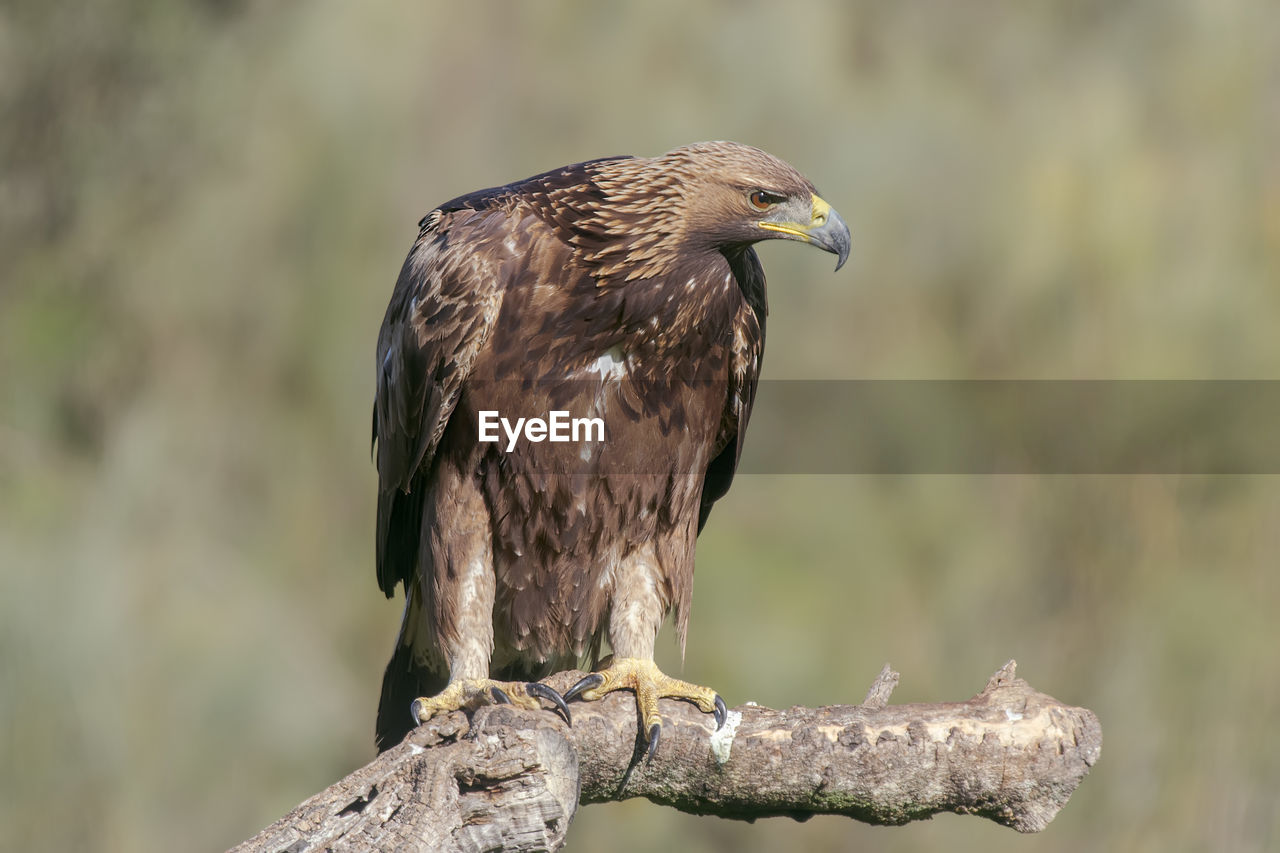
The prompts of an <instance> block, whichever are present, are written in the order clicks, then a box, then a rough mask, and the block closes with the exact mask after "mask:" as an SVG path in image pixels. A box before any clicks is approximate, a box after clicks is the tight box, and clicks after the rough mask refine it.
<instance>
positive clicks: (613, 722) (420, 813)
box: [235, 661, 1102, 853]
mask: <svg viewBox="0 0 1280 853" xmlns="http://www.w3.org/2000/svg"><path fill="white" fill-rule="evenodd" d="M581 675H582V673H576V672H569V673H559V674H557V675H555V676H553V677H552V678H549V679H547V683H548V684H550V685H551V686H553V687H555V688H557V689H559V690H561V691H563V690H565V689H567V688H568V686H569V685H571V684H573V683H574V681H576V680H577V679H578V678H579V677H581ZM897 679H898V675H897V673H895V672H893V671H892V670H890V669H889V667H888V666H887V665H886V666H885V669H884V671H883V672H881V673H880V676H879V677H878V678H877V679H876V681H875V683H874V684H873V685H872V687H871V690H870V691H869V692H868V694H867V701H866V703H865V704H863V705H857V706H852V705H836V706H831V707H826V708H799V707H796V708H791V709H789V710H786V711H775V710H772V709H769V708H764V707H760V706H757V705H751V704H748V705H742V706H739V707H737V708H734V709H733V710H731V711H730V712H729V717H728V720H727V722H726V723H725V726H724V728H723V729H721V730H720V731H719V732H714V731H713V728H714V722H713V721H712V720H711V717H710V716H708V715H706V714H702V713H699V712H698V711H697V710H696V709H695V708H693V707H692V706H691V705H688V704H686V703H676V702H664V703H663V718H664V723H663V729H662V740H661V746H660V747H659V749H658V751H657V754H656V755H655V756H654V758H653V760H652V761H645V760H643V752H642V750H641V747H640V744H639V743H638V741H637V739H636V710H635V702H634V699H633V698H632V697H631V695H630V694H626V693H622V694H619V693H614V694H611V695H609V696H607V697H606V698H605V699H603V700H601V701H599V702H592V703H575V704H574V705H572V708H573V726H572V728H570V727H568V726H565V725H564V723H563V721H561V720H560V719H559V718H558V717H557V716H556V715H555V714H553V713H550V712H541V713H539V712H531V711H522V710H519V709H516V708H513V707H511V706H507V705H498V706H490V707H484V708H481V709H479V710H477V711H476V712H475V713H474V714H473V716H472V719H471V720H470V721H468V720H467V719H466V717H465V716H464V715H463V714H460V713H456V714H450V715H448V716H446V717H444V718H441V719H438V720H433V721H431V722H430V723H428V724H426V725H424V726H420V727H419V728H418V729H417V730H416V731H414V732H413V733H412V734H410V736H409V737H408V738H407V739H406V741H405V742H404V743H402V744H401V745H400V746H398V747H396V748H395V749H392V750H389V751H388V752H386V753H384V754H382V755H380V756H378V758H376V759H375V760H374V761H373V762H372V763H370V764H368V765H366V766H365V767H362V768H361V769H359V770H357V771H356V772H354V773H352V774H351V775H350V776H348V777H347V778H345V779H343V780H342V781H340V782H337V783H335V784H334V785H332V786H331V787H329V788H328V789H326V790H324V791H321V792H320V793H319V794H316V795H315V796H314V797H312V798H310V799H309V800H307V801H306V802H304V803H302V804H301V805H299V806H298V807H297V808H295V809H294V810H293V811H292V812H290V813H289V814H288V815H286V816H285V817H283V818H281V819H280V820H278V821H276V823H274V824H272V825H271V826H269V827H267V828H266V829H265V830H263V831H262V832H261V833H259V834H258V835H257V836H255V837H254V838H252V839H250V840H248V841H246V842H244V843H243V844H241V845H240V846H239V847H237V848H235V850H236V851H237V853H251V851H252V853H258V851H262V853H285V851H288V853H304V851H311V850H323V849H339V850H352V851H365V850H383V849H405V850H488V849H499V848H500V849H504V850H555V849H558V848H559V847H560V846H561V844H563V843H564V836H565V833H566V832H567V831H568V827H569V822H570V820H571V819H572V817H573V814H574V812H575V810H576V808H577V805H578V803H579V802H581V803H584V804H587V803H598V802H606V801H610V800H623V799H627V798H630V797H647V798H648V799H650V800H652V801H653V802H655V803H661V804H665V805H671V806H674V807H676V808H678V809H680V810H682V811H686V812H691V813H694V814H714V815H719V816H720V817H728V818H741V819H747V820H753V819H755V818H759V817H767V816H774V815H786V816H790V817H795V818H799V819H803V818H806V817H809V816H812V815H815V814H842V815H847V816H849V817H852V818H855V819H857V820H861V821H865V822H868V823H877V824H902V823H907V822H908V821H912V820H918V819H921V818H925V817H929V816H930V815H933V814H937V813H938V812H943V811H950V812H957V813H960V814H976V815H981V816H983V817H987V818H990V819H991V820H994V821H996V822H997V823H1001V824H1004V825H1006V826H1011V827H1013V828H1015V829H1017V830H1019V831H1021V832H1036V831H1038V830H1041V829H1043V828H1044V827H1045V826H1047V825H1048V823H1049V821H1051V820H1052V819H1053V817H1054V816H1055V815H1056V814H1057V813H1058V811H1059V810H1060V809H1061V808H1062V807H1063V806H1064V805H1065V804H1066V802H1067V799H1068V798H1069V797H1070V796H1071V793H1072V792H1073V791H1074V790H1075V788H1076V786H1077V785H1079V784H1080V781H1081V780H1082V779H1083V778H1084V777H1085V775H1086V774H1087V773H1088V772H1089V768H1090V767H1092V766H1093V764H1094V762H1096V761H1097V760H1098V755H1099V753H1100V751H1101V748H1102V729H1101V727H1100V725H1099V724H1098V718H1097V717H1096V716H1095V715H1094V713H1093V712H1092V711H1089V710H1086V709H1084V708H1074V707H1070V706H1067V705H1063V704H1062V703H1060V702H1058V701H1057V700H1056V699H1053V698H1052V697H1049V696H1046V695H1044V694H1043V693H1038V692H1036V691H1035V690H1033V689H1032V688H1031V687H1030V685H1028V684H1027V683H1026V682H1025V681H1022V680H1021V679H1019V678H1015V677H1014V662H1013V661H1010V662H1009V663H1007V664H1005V666H1004V667H1003V668H1001V669H1000V670H999V671H998V672H997V673H996V674H995V675H994V676H992V677H991V680H990V681H989V682H988V683H987V686H986V687H985V688H984V689H983V690H982V691H981V692H980V693H978V695H976V696H974V697H973V698H972V699H970V700H968V701H967V702H950V703H939V704H914V705H892V706H891V705H887V704H886V702H887V700H888V697H889V694H890V693H891V692H892V690H893V687H894V685H896V684H897Z"/></svg>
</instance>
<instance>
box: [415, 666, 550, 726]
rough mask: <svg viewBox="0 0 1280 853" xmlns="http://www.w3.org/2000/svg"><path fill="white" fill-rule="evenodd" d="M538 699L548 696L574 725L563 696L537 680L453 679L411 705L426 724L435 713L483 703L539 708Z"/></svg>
mask: <svg viewBox="0 0 1280 853" xmlns="http://www.w3.org/2000/svg"><path fill="white" fill-rule="evenodd" d="M539 699H546V700H547V701H548V702H550V703H551V704H553V705H555V706H556V710H557V711H559V712H560V714H561V716H563V717H564V721H565V722H566V723H569V724H570V725H572V720H571V719H570V717H569V706H568V705H566V704H565V703H564V698H563V697H562V696H561V695H560V694H559V693H557V692H556V691H554V690H552V689H551V688H550V687H548V686H547V685H545V684H539V683H538V682H536V681H529V682H524V681H493V680H491V679H488V678H475V679H462V680H460V681H451V682H449V686H448V687H446V688H445V689H444V690H441V691H440V692H439V693H437V694H436V695H435V696H424V697H422V698H419V699H414V700H413V704H412V705H410V706H409V713H410V714H412V715H413V721H414V723H425V722H426V721H427V720H429V719H431V718H432V717H434V716H435V715H436V714H443V713H445V712H447V711H462V710H472V709H475V708H479V707H480V706H481V705H488V704H496V705H516V706H518V707H521V708H529V709H530V710H537V709H539V708H541V707H542V705H541V704H539V702H538V700H539Z"/></svg>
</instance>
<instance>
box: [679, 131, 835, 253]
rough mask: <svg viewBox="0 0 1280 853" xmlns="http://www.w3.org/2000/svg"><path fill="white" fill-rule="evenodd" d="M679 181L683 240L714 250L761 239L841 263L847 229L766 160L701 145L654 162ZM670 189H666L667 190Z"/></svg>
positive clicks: (788, 172)
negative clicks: (796, 244) (802, 246)
mask: <svg viewBox="0 0 1280 853" xmlns="http://www.w3.org/2000/svg"><path fill="white" fill-rule="evenodd" d="M655 161H657V162H663V163H664V164H665V170H666V171H667V173H668V174H676V175H681V176H684V178H685V180H684V181H683V182H682V186H680V187H679V189H680V191H681V195H682V196H683V199H682V201H683V204H684V207H685V211H684V218H685V227H686V234H685V237H686V240H688V239H697V240H705V241H707V242H709V243H710V244H711V245H712V246H713V247H715V248H717V249H723V248H727V247H731V246H735V245H750V244H752V243H757V242H759V241H761V240H771V239H782V240H798V241H800V242H802V243H809V244H811V245H813V246H817V247H818V248H819V249H823V250H824V251H827V252H831V253H832V254H834V255H835V256H836V257H837V261H836V269H840V267H841V266H843V265H844V262H845V260H846V259H847V258H848V257H849V227H848V226H847V225H845V222H844V220H843V219H842V218H841V217H840V214H839V213H837V212H836V211H835V209H834V208H832V207H831V205H829V204H828V203H827V202H826V201H824V200H823V199H822V197H821V196H819V195H818V193H817V191H816V190H815V189H814V187H813V184H812V183H810V182H809V180H808V179H807V178H805V176H804V175H802V174H800V173H799V172H798V171H796V170H795V169H794V168H793V167H792V166H790V165H789V164H787V163H785V162H783V161H782V160H779V159H778V158H777V157H774V156H773V155H771V154H768V153H766V152H764V151H761V150H760V149H759V148H752V147H751V146H749V145H741V144H739V143H736V142H701V143H697V144H695V145H686V146H684V147H683V148H677V149H675V150H673V151H669V152H667V153H666V154H664V155H663V156H662V157H659V158H655ZM673 188H674V187H673Z"/></svg>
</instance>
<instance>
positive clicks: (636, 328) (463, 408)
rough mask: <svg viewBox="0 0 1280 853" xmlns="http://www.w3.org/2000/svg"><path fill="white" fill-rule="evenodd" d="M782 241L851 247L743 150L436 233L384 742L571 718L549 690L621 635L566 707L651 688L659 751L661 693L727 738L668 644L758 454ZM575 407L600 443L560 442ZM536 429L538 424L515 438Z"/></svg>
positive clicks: (387, 387)
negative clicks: (764, 358)
mask: <svg viewBox="0 0 1280 853" xmlns="http://www.w3.org/2000/svg"><path fill="white" fill-rule="evenodd" d="M768 239H787V240H798V241H801V242H804V243H809V244H812V245H814V246H817V247H818V248H820V249H824V250H826V251H828V252H832V253H835V254H836V255H838V257H839V260H838V262H837V264H836V269H839V268H840V266H841V265H842V264H843V263H844V261H845V258H846V257H847V255H848V252H849V229H848V228H847V227H846V226H845V223H844V221H843V220H842V219H841V218H840V216H839V214H837V213H836V212H835V211H834V210H833V209H832V208H831V207H830V205H828V204H827V203H826V202H825V201H823V200H822V199H821V198H820V197H819V196H818V195H817V193H816V191H815V190H814V187H813V185H812V184H811V183H809V181H808V180H806V179H805V178H804V176H803V175H801V174H800V173H799V172H798V171H796V170H795V169H794V168H792V167H791V166H789V165H788V164H786V163H784V162H782V161H781V160H778V159H776V158H775V157H772V156H770V155H769V154H766V153H765V152H763V151H761V150H759V149H756V148H751V147H749V146H746V145H740V144H737V143H732V142H706V143H700V144H696V145H689V146H685V147H683V148H677V149H675V150H673V151H670V152H668V153H666V154H664V155H662V156H660V157H654V158H632V157H614V158H608V159H602V160H592V161H589V162H586V163H578V164H575V165H572V166H565V167H564V168H561V169H556V170H553V171H550V172H546V173H544V174H541V175H535V176H534V177H531V178H528V179H526V180H523V181H518V182H516V183H513V184H507V185H506V186H502V187H495V188H492V189H486V190H480V191H479V192H475V193H471V194H470V195H465V196H461V197H459V198H456V199H454V200H453V201H450V202H447V203H445V204H443V205H441V206H440V207H438V208H436V209H435V210H433V211H431V212H430V213H428V214H427V215H426V217H424V218H423V219H422V221H421V222H420V223H419V232H418V238H417V240H416V241H415V242H414V244H413V248H412V249H411V250H410V251H409V256H408V258H407V259H406V260H405V262H404V266H403V268H402V269H401V271H400V277H399V279H398V280H397V282H396V286H395V291H394V292H393V293H392V295H391V303H390V305H388V307H387V313H386V317H385V319H384V320H383V324H382V329H381V331H380V332H379V335H378V356H377V359H378V360H377V382H378V385H377V397H376V400H375V403H374V409H373V437H374V442H375V444H376V460H377V467H378V480H379V489H378V521H377V569H378V583H379V584H380V585H381V586H382V590H383V591H384V592H385V593H386V594H387V596H388V597H391V596H393V595H394V594H395V591H396V587H397V585H399V584H403V585H404V588H405V594H406V601H405V609H404V617H403V621H402V624H401V627H400V636H399V639H398V641H397V644H396V648H395V652H394V654H393V655H392V658H391V661H390V663H389V664H388V665H387V670H386V674H385V676H384V678H383V685H382V698H381V702H380V704H379V707H378V722H377V743H378V746H379V749H383V750H385V749H387V748H389V747H391V746H394V745H395V744H396V743H398V742H399V741H400V740H401V739H402V738H403V737H404V736H405V735H406V734H407V733H408V731H409V730H410V729H411V728H412V727H413V726H414V725H416V724H417V723H418V722H420V721H423V720H426V719H428V718H429V717H430V716H432V715H434V714H436V713H441V712H444V711H449V710H457V709H460V708H470V707H475V706H476V705H478V704H481V703H484V702H493V701H510V702H514V703H516V704H519V705H523V706H526V707H538V699H539V698H543V699H547V700H549V701H551V702H552V703H554V704H555V705H556V706H557V707H558V708H559V709H560V710H561V713H563V714H564V715H565V717H566V719H567V718H568V716H569V711H568V707H567V706H566V705H565V704H564V702H563V701H561V697H560V696H559V694H557V693H556V692H555V691H554V690H551V689H550V688H548V687H546V686H545V685H542V684H538V683H537V682H536V681H534V679H537V678H540V677H544V676H546V675H548V674H550V673H551V672H553V671H556V670H559V669H566V668H571V667H573V666H576V665H578V664H579V663H580V662H581V661H583V660H586V659H588V658H590V659H591V660H592V661H593V662H594V665H596V666H598V665H599V663H600V657H599V655H600V649H601V641H602V640H607V641H608V644H609V646H610V647H611V649H612V659H611V662H606V663H607V665H606V666H605V667H604V668H603V669H598V670H597V672H595V673H593V674H592V675H589V676H587V678H585V679H583V680H582V681H581V682H579V683H578V684H577V685H575V686H574V687H573V688H572V689H570V690H569V691H568V692H567V693H566V695H565V697H564V698H567V699H574V698H581V699H584V700H592V699H597V698H599V697H600V696H603V695H604V694H606V693H608V692H611V691H613V690H618V689H629V690H633V691H634V692H635V693H636V701H637V703H638V706H639V711H640V717H641V720H642V722H643V728H642V731H641V734H640V737H641V738H643V739H646V740H647V741H648V746H649V751H650V754H652V751H653V749H654V748H655V747H656V746H657V742H658V738H659V734H660V732H661V716H660V714H659V711H658V699H659V698H679V699H686V700H689V701H692V702H693V703H695V704H696V705H697V706H698V707H699V708H700V709H702V710H703V711H704V712H707V713H713V714H715V716H716V721H717V724H721V723H723V720H724V714H725V711H724V703H723V702H722V701H721V699H720V697H719V696H718V695H717V694H716V693H715V692H714V691H713V690H711V689H710V688H706V687H700V686H697V685H693V684H688V683H686V682H683V681H678V680H676V679H673V678H670V677H668V676H667V675H665V674H663V673H662V672H661V671H659V670H658V668H657V666H656V665H655V664H654V662H653V649H654V641H655V639H656V637H657V634H658V629H659V627H660V626H661V625H662V622H663V621H664V619H665V617H666V616H667V614H668V613H669V612H672V611H674V613H675V620H674V621H675V626H676V633H677V636H678V638H679V640H680V645H681V648H682V649H683V647H684V639H685V633H686V628H687V625H688V618H689V603H690V597H691V593H692V587H693V556H694V544H695V540H696V539H697V536H698V533H699V532H700V531H701V530H702V526H703V525H704V524H705V523H706V521H707V516H708V514H709V513H710V512H711V507H712V505H713V504H714V503H715V502H716V501H717V500H718V499H719V498H721V497H722V496H723V495H724V494H725V492H726V491H727V490H728V488H729V484H730V482H731V481H732V479H733V475H734V471H735V469H736V467H737V463H738V459H739V456H740V454H741V452H742V440H743V436H744V434H745V432H746V427H747V419H748V417H749V415H750V413H751V405H752V402H753V400H754V397H755V392H756V380H757V378H758V377H759V372H760V359H761V355H762V353H763V350H764V329H765V313H766V299H765V279H764V271H763V270H762V268H761V266H760V261H759V259H758V258H757V257H756V253H755V251H754V250H753V249H752V244H753V243H756V242H758V241H760V240H768ZM554 412H561V413H563V414H562V415H561V416H560V417H561V418H562V423H561V426H565V423H564V421H563V419H564V418H572V419H574V420H577V419H582V421H583V427H584V428H583V431H582V432H581V433H580V434H578V435H577V436H573V437H572V438H571V439H570V440H566V441H552V440H550V439H551V438H554V437H555V436H554V435H551V434H550V433H551V432H554V429H553V428H552V426H553V425H549V424H548V421H549V420H554V416H553V415H552V413H554ZM499 418H503V419H506V420H507V425H506V426H505V427H503V428H502V429H498V428H497V426H495V423H496V422H497V419H499ZM518 418H525V419H526V421H525V423H526V424H529V423H530V419H533V418H537V419H539V420H541V421H542V424H543V428H542V429H541V431H539V430H538V429H537V428H536V427H532V428H527V429H525V430H524V431H523V432H520V430H519V429H518V428H517V429H516V430H515V431H514V433H513V431H512V428H511V424H515V423H517V419H518ZM592 418H598V419H599V420H600V421H601V422H602V423H603V427H604V429H603V433H604V435H603V436H602V438H603V440H598V439H599V438H601V436H599V435H598V434H597V435H591V432H592V430H591V429H589V427H590V420H589V419H592ZM563 432H564V433H565V434H569V432H570V431H569V430H568V429H567V427H566V429H565V430H563ZM597 432H598V431H597ZM494 433H497V434H498V439H499V440H497V441H492V440H489V441H483V440H481V439H482V438H487V437H491V436H492V435H493V434H494ZM539 435H541V439H546V440H541V439H540V438H539ZM588 438H590V439H592V440H587V439H588Z"/></svg>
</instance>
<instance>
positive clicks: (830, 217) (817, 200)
mask: <svg viewBox="0 0 1280 853" xmlns="http://www.w3.org/2000/svg"><path fill="white" fill-rule="evenodd" d="M760 227H761V228H766V229H768V230H770V231H777V232H778V233H780V234H785V235H786V236H788V237H792V238H794V239H797V240H803V241H804V242H806V243H812V244H813V245H815V246H817V247H818V248H819V249H822V250H824V251H827V252H830V253H831V254H833V255H835V256H836V259H837V260H836V269H837V270H838V269H840V267H842V266H844V262H845V261H846V260H847V259H848V257H849V226H848V225H845V224H844V220H843V219H842V218H841V217H840V214H839V213H836V211H835V208H833V207H832V206H831V205H829V204H827V203H826V202H825V201H823V199H822V198H821V197H820V196H818V195H817V194H816V193H815V194H814V195H813V196H812V204H811V206H810V211H809V221H808V222H771V221H769V220H764V221H762V222H761V223H760Z"/></svg>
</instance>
